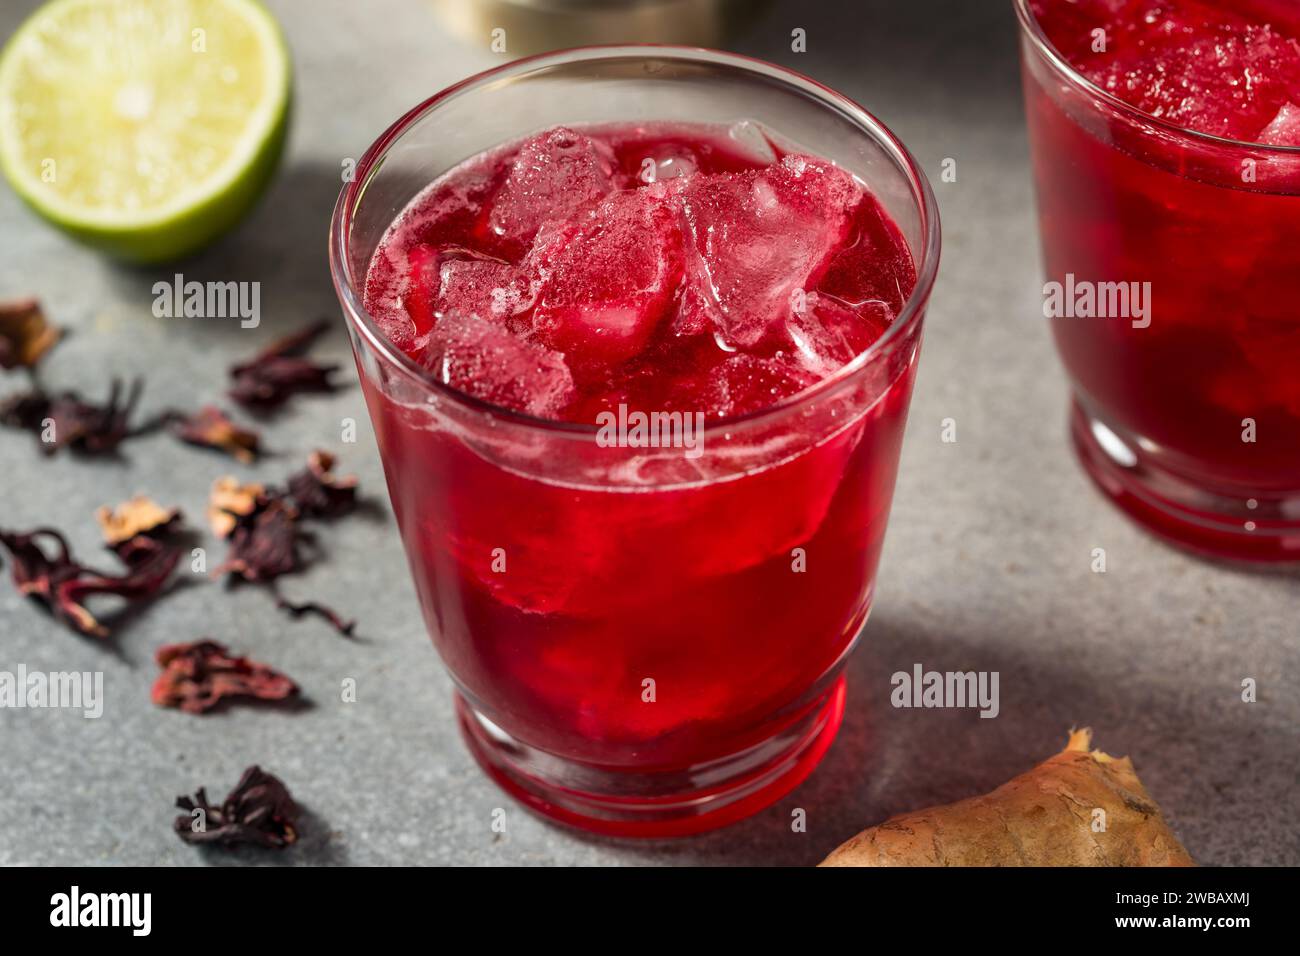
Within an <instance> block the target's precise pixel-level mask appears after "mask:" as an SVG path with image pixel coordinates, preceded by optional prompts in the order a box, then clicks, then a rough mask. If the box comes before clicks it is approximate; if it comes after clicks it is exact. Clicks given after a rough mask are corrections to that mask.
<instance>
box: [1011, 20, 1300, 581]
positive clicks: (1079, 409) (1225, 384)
mask: <svg viewBox="0 0 1300 956" xmlns="http://www.w3.org/2000/svg"><path fill="white" fill-rule="evenodd" d="M1016 7H1017V11H1018V13H1019V20H1020V25H1021V53H1022V60H1021V61H1022V66H1023V80H1024V93H1025V104H1026V113H1027V117H1028V125H1029V137H1030V145H1031V150H1032V154H1033V162H1034V175H1035V179H1036V184H1037V193H1038V213H1039V221H1040V227H1041V238H1042V249H1043V257H1044V263H1045V272H1046V277H1047V279H1048V280H1049V281H1048V287H1046V288H1045V290H1044V291H1045V294H1047V297H1048V313H1049V316H1050V317H1051V321H1052V329H1053V333H1054V335H1055V338H1056V343H1057V346H1058V348H1059V351H1060V354H1061V357H1062V359H1063V361H1064V363H1065V367H1066V370H1067V372H1068V374H1069V377H1070V381H1071V385H1072V389H1073V404H1072V410H1071V431H1072V437H1073V440H1074V444H1075V448H1076V450H1077V452H1078V455H1079V458H1080V460H1081V461H1082V463H1083V465H1084V467H1085V469H1086V470H1087V471H1088V473H1089V474H1090V475H1091V476H1092V477H1093V479H1094V480H1095V481H1096V483H1097V484H1098V486H1099V487H1100V488H1101V489H1102V491H1103V492H1104V493H1105V494H1106V495H1107V496H1109V497H1110V498H1111V499H1112V500H1113V501H1115V502H1116V503H1117V504H1118V505H1120V507H1122V508H1123V509H1124V510H1125V511H1127V512H1128V513H1129V514H1130V515H1132V516H1133V517H1134V518H1136V519H1137V520H1138V521H1139V522H1140V523H1141V524H1143V525H1144V526H1145V527H1147V528H1148V529H1150V530H1151V531H1154V532H1156V533H1157V534H1159V535H1160V536H1162V537H1164V538H1165V539H1166V540H1169V541H1172V542H1173V543H1176V544H1178V545H1181V546H1183V547H1185V548H1188V549H1191V550H1193V551H1195V552H1198V553H1201V554H1205V555H1210V556H1214V557H1220V558H1228V559H1240V560H1250V561H1261V562H1294V561H1297V560H1300V105H1297V104H1300V43H1297V42H1296V38H1297V37H1300V10H1297V9H1296V7H1295V5H1294V4H1293V3H1290V2H1289V0H1213V2H1206V0H1171V2H1164V3H1159V4H1156V3H1140V2H1137V0H1079V2H1077V3H1075V2H1068V3H1067V2H1065V0H1016ZM1144 293H1145V294H1144ZM1089 295H1091V296H1092V297H1093V304H1092V305H1088V304H1087V301H1086V300H1087V297H1088V296H1089ZM1134 295H1136V296H1138V297H1139V298H1138V300H1132V301H1130V302H1129V308H1128V309H1127V310H1126V309H1125V308H1124V307H1123V306H1124V301H1125V298H1126V297H1131V296H1134ZM1053 298H1055V301H1052V300H1053ZM1142 299H1144V300H1145V301H1141V300H1142ZM1133 301H1141V307H1140V309H1135V308H1133ZM1080 305H1082V308H1077V306H1080ZM1116 305H1118V306H1119V308H1118V309H1116V308H1114V307H1115V306H1116ZM1061 306H1064V307H1065V308H1064V310H1062V309H1061V308H1060V307H1061ZM1116 312H1119V313H1121V314H1118V315H1117V314H1114V313H1116ZM1141 312H1144V313H1145V314H1140V313H1141ZM1102 313H1105V314H1102Z"/></svg>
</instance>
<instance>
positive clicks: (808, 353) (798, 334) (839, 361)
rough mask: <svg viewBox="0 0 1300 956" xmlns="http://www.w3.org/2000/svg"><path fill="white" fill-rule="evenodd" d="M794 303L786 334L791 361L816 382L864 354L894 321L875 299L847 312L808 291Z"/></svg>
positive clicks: (841, 304) (787, 322) (831, 301)
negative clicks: (789, 344)
mask: <svg viewBox="0 0 1300 956" xmlns="http://www.w3.org/2000/svg"><path fill="white" fill-rule="evenodd" d="M798 304H799V305H801V306H802V308H795V309H793V310H792V311H791V314H790V318H789V319H788V320H787V321H786V334H787V335H788V336H789V339H790V343H791V345H792V346H793V349H792V354H793V357H794V359H795V361H797V362H798V363H799V364H800V365H801V366H802V367H803V368H804V369H806V370H807V371H808V372H809V373H810V374H812V375H814V376H816V377H817V379H823V378H826V377H827V376H829V375H831V374H832V373H833V372H835V371H836V370H837V369H839V368H841V367H842V366H844V365H846V364H848V363H849V362H851V361H852V360H853V359H854V358H855V357H856V356H857V355H859V354H860V353H862V352H865V351H866V350H867V349H868V348H869V347H870V346H871V344H872V343H873V342H875V341H876V339H878V338H880V336H881V335H883V334H884V332H885V329H887V328H888V327H889V323H890V322H892V321H893V319H894V313H893V310H892V309H890V307H889V306H888V305H887V304H886V303H884V302H881V301H879V300H873V301H871V302H865V303H863V304H862V305H860V306H858V307H857V308H855V309H851V308H849V307H848V306H847V305H845V304H844V303H842V302H837V301H836V300H835V299H833V298H831V297H830V296H826V295H818V294H817V293H816V292H810V293H809V294H808V295H807V296H806V297H805V298H804V301H803V302H801V303H798Z"/></svg>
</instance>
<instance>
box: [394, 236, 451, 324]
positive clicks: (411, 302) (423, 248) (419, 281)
mask: <svg viewBox="0 0 1300 956" xmlns="http://www.w3.org/2000/svg"><path fill="white" fill-rule="evenodd" d="M441 261H442V257H441V256H440V255H439V254H438V250H437V249H435V248H434V247H433V246H431V245H429V244H427V243H423V242H422V243H419V244H418V245H415V246H412V247H411V249H410V251H408V252H407V254H406V280H405V282H404V283H403V292H402V294H401V300H402V307H403V308H404V309H406V314H407V315H408V316H410V319H411V324H412V326H413V327H414V338H419V337H420V336H422V335H424V334H426V333H427V332H428V331H429V330H430V329H431V328H433V321H434V301H435V299H436V298H437V294H438V266H439V263H440V262H441Z"/></svg>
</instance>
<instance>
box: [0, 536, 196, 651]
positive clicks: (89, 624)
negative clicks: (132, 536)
mask: <svg viewBox="0 0 1300 956" xmlns="http://www.w3.org/2000/svg"><path fill="white" fill-rule="evenodd" d="M42 539H48V540H49V541H50V542H52V543H53V544H54V546H55V549H56V550H55V553H54V555H53V556H52V557H51V556H50V555H49V554H47V553H46V550H45V548H44V547H43V546H42V543H41V542H42ZM0 545H3V546H4V547H5V548H6V549H7V550H8V551H9V554H10V556H11V558H12V560H13V569H12V572H11V573H12V575H13V580H14V584H15V585H16V586H17V588H18V592H19V593H20V594H23V595H26V596H27V597H30V598H33V599H35V600H36V601H39V602H40V603H41V604H43V605H44V606H45V607H46V608H47V609H48V610H49V611H50V613H52V614H53V615H54V616H55V617H57V618H59V619H60V620H62V621H64V622H66V623H67V624H69V625H71V626H72V627H73V628H75V629H76V630H78V631H80V632H81V633H83V634H88V635H91V636H93V637H107V636H108V633H109V631H108V628H106V627H105V626H104V625H103V624H101V623H99V622H98V621H97V620H95V617H94V615H92V614H91V613H90V611H88V610H87V609H86V606H85V603H86V599H87V598H89V597H91V596H92V595H96V594H112V595H116V596H117V597H120V598H123V599H125V600H126V601H128V602H130V601H139V600H143V599H145V598H148V597H152V596H153V595H155V594H157V593H158V592H159V591H161V590H162V587H163V585H164V584H165V583H166V582H167V578H168V577H169V576H170V575H171V572H172V570H173V569H174V568H175V567H176V563H177V561H179V560H180V555H181V552H180V549H179V548H176V547H170V546H165V545H162V544H158V546H157V548H156V549H151V551H150V553H149V554H148V555H145V556H138V557H137V559H136V560H134V561H133V562H131V563H130V564H129V571H128V573H127V574H124V575H120V576H115V575H110V574H103V573H101V572H98V571H95V570H93V569H91V568H88V567H86V566H84V565H82V564H79V563H78V562H77V561H75V560H74V559H73V557H72V554H71V552H70V550H69V549H68V542H67V540H66V539H65V538H64V537H63V535H61V534H60V533H59V532H57V531H55V530H53V529H52V528H37V529H36V530H34V531H27V532H16V531H4V530H0Z"/></svg>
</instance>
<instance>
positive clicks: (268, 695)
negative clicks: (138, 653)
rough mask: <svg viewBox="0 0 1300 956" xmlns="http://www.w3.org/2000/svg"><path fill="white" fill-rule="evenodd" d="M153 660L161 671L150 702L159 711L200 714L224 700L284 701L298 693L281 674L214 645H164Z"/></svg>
mask: <svg viewBox="0 0 1300 956" xmlns="http://www.w3.org/2000/svg"><path fill="white" fill-rule="evenodd" d="M155 659H156V660H157V661H158V666H159V667H161V668H162V669H163V672H162V673H161V674H159V675H158V679H157V680H156V681H155V682H154V685H153V695H152V696H153V702H154V703H155V704H157V705H158V706H159V707H179V708H180V709H181V710H183V711H185V712H186V713H190V714H202V713H204V712H205V711H208V710H211V709H212V708H213V707H215V706H216V705H217V704H218V703H220V702H221V701H222V700H223V699H225V698H227V697H251V698H254V699H257V700H286V699H288V698H290V697H293V696H295V695H296V694H297V693H298V685H297V684H295V683H294V682H293V681H291V680H290V679H289V678H288V677H286V676H285V675H284V674H281V673H280V672H279V671H277V670H274V669H273V668H271V667H268V666H267V665H266V664H259V663H258V662H257V661H253V660H249V659H248V658H247V657H235V656H233V655H231V653H230V652H229V651H227V650H226V648H224V647H223V646H222V645H220V644H218V643H217V642H216V641H207V640H204V641H196V642H194V643H193V644H167V645H165V646H163V647H160V648H158V653H157V654H156V655H155Z"/></svg>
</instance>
